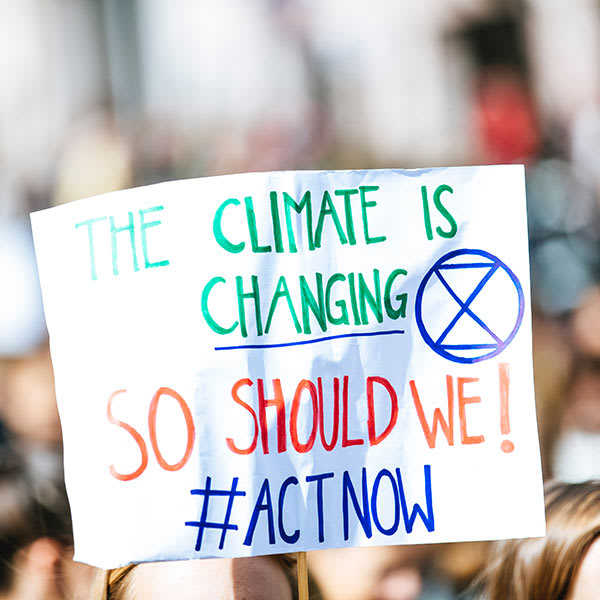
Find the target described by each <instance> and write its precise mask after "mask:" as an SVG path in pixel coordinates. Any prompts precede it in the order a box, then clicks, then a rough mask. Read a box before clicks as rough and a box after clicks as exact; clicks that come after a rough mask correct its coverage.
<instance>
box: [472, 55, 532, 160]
mask: <svg viewBox="0 0 600 600" xmlns="http://www.w3.org/2000/svg"><path fill="white" fill-rule="evenodd" d="M474 121H475V130H476V133H477V137H478V141H479V144H480V146H481V151H482V154H483V158H484V160H486V161H489V162H492V163H500V164H504V163H513V162H528V161H529V160H530V159H531V158H533V157H534V156H535V155H536V154H537V152H538V150H539V147H540V132H539V126H538V120H537V115H536V111H535V107H534V103H533V100H532V98H531V94H530V92H529V90H528V89H527V85H526V83H525V80H524V79H523V77H522V76H521V75H520V74H519V73H518V72H517V71H516V70H515V69H513V68H511V67H509V66H504V65H497V66H490V67H487V68H486V69H483V70H482V71H481V72H480V74H479V76H478V81H477V84H476V94H475V107H474Z"/></svg>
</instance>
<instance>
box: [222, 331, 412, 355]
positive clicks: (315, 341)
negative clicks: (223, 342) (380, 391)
mask: <svg viewBox="0 0 600 600" xmlns="http://www.w3.org/2000/svg"><path fill="white" fill-rule="evenodd" d="M402 333H404V330H403V329H392V330H390V331H369V332H367V333H343V334H341V335H329V336H327V337H322V338H316V339H312V340H302V341H300V342H285V343H283V344H245V345H241V346H215V350H241V349H242V348H248V349H257V348H285V347H287V346H304V345H305V344H318V343H319V342H327V341H329V340H339V339H340V338H353V337H373V336H378V335H398V334H402Z"/></svg>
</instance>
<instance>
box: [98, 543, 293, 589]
mask: <svg viewBox="0 0 600 600" xmlns="http://www.w3.org/2000/svg"><path fill="white" fill-rule="evenodd" d="M265 558H268V559H271V560H273V562H275V563H276V564H277V565H278V566H279V567H280V568H281V570H282V571H283V573H284V575H285V577H286V579H287V580H288V583H289V584H290V588H291V591H292V597H293V598H294V599H295V598H297V578H296V569H295V566H296V558H295V557H294V556H293V555H291V554H273V555H271V556H266V557H265ZM136 566H137V564H131V565H127V566H126V567H118V568H116V569H109V570H108V571H105V570H100V571H99V572H98V575H97V577H96V580H95V582H94V585H93V587H92V592H91V594H90V600H131V598H133V596H131V573H132V571H133V570H134V569H135V567H136Z"/></svg>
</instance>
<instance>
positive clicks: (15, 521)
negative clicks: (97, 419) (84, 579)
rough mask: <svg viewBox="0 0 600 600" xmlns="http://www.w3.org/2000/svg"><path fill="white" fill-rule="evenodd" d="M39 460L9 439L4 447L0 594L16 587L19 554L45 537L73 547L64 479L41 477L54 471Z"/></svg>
mask: <svg viewBox="0 0 600 600" xmlns="http://www.w3.org/2000/svg"><path fill="white" fill-rule="evenodd" d="M39 458H40V457H37V459H36V458H33V459H32V458H31V457H26V456H25V455H24V454H22V453H20V452H18V451H17V450H16V449H15V448H14V447H13V446H12V445H11V444H10V443H9V441H8V440H7V439H4V440H3V442H2V443H1V444H0V593H3V592H6V591H8V590H10V588H11V586H12V583H13V577H14V567H13V565H14V561H15V555H16V554H17V552H18V551H19V550H21V549H23V548H26V547H27V546H29V545H30V544H32V543H33V542H34V541H35V540H37V539H40V538H45V537H47V538H51V539H54V540H56V541H57V542H59V543H60V544H61V545H63V546H66V545H70V543H71V525H70V517H69V512H68V505H67V501H66V493H65V491H64V487H63V484H62V479H61V477H60V476H57V477H52V475H51V474H49V473H47V472H46V473H45V474H44V476H42V475H41V474H40V476H39V477H38V476H37V475H38V474H37V473H36V470H38V471H52V469H51V468H48V467H49V465H47V464H45V463H44V460H45V459H44V458H42V459H41V463H42V464H40V460H39ZM36 460H37V462H38V465H37V466H36V464H35V463H36ZM50 462H51V461H50Z"/></svg>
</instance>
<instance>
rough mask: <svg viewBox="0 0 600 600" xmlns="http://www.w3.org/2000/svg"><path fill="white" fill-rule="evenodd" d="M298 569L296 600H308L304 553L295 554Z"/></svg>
mask: <svg viewBox="0 0 600 600" xmlns="http://www.w3.org/2000/svg"><path fill="white" fill-rule="evenodd" d="M296 560H297V568H298V600H308V569H307V568H306V552H296Z"/></svg>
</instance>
